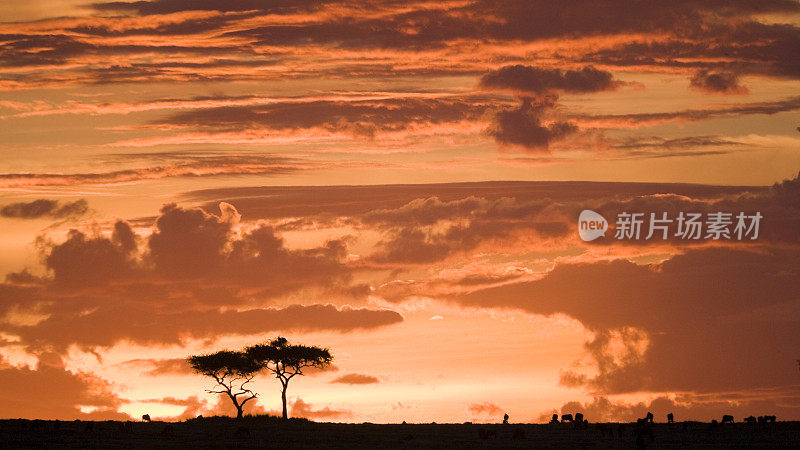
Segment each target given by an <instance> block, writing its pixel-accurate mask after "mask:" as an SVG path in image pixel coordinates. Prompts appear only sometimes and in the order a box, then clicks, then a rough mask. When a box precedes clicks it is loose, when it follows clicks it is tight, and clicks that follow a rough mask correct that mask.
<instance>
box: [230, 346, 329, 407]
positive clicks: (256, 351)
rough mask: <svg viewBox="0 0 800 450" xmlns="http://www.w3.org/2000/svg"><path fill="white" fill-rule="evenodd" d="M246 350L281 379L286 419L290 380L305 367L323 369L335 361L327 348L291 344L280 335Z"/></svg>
mask: <svg viewBox="0 0 800 450" xmlns="http://www.w3.org/2000/svg"><path fill="white" fill-rule="evenodd" d="M245 351H246V352H247V354H248V355H250V357H251V358H252V359H253V360H254V361H256V362H257V363H258V364H259V365H260V366H261V367H263V368H265V369H267V370H268V371H270V372H271V373H272V374H273V375H275V378H277V379H278V380H280V382H281V402H282V403H283V418H284V419H287V418H288V417H289V415H288V413H287V412H286V389H287V388H288V387H289V381H290V380H291V379H292V378H294V377H295V376H296V375H303V369H304V368H306V367H315V368H320V369H321V368H324V367H327V366H329V365H330V364H331V362H332V361H333V356H331V352H330V351H329V350H328V349H327V348H321V347H313V346H306V345H290V344H289V341H288V340H286V338H284V337H280V336H278V337H277V338H275V339H273V340H271V341H270V342H269V343H267V344H258V345H253V346H251V347H248V348H247V349H246V350H245Z"/></svg>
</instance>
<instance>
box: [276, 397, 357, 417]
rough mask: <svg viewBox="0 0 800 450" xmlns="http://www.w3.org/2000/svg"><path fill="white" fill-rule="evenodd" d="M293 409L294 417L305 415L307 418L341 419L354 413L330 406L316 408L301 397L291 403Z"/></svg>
mask: <svg viewBox="0 0 800 450" xmlns="http://www.w3.org/2000/svg"><path fill="white" fill-rule="evenodd" d="M291 411H292V417H305V418H306V419H341V418H346V417H351V416H352V415H353V413H352V412H351V411H350V410H347V409H331V407H330V406H326V407H324V408H320V409H314V408H313V406H312V405H310V404H308V403H306V402H304V401H303V399H301V398H299V397H298V398H297V400H295V401H294V402H293V403H292V404H291Z"/></svg>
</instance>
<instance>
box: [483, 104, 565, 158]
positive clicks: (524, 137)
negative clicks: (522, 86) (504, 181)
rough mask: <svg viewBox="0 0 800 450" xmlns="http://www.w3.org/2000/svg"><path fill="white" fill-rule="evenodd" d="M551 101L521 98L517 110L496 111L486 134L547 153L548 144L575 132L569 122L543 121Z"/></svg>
mask: <svg viewBox="0 0 800 450" xmlns="http://www.w3.org/2000/svg"><path fill="white" fill-rule="evenodd" d="M552 108H553V104H548V103H539V104H534V103H533V102H532V100H531V99H529V98H524V99H523V100H522V105H520V107H519V109H507V110H504V111H499V112H497V114H496V115H495V116H494V119H493V122H492V124H491V125H490V126H489V128H488V129H487V131H486V132H487V133H488V134H489V135H490V136H492V137H493V138H494V139H495V141H497V143H498V144H500V145H502V146H519V147H520V148H522V149H524V151H526V152H529V153H549V150H550V144H552V143H554V142H558V141H561V140H564V139H565V138H567V137H569V136H571V135H574V134H576V133H578V131H579V129H578V126H577V125H575V124H574V123H572V122H551V123H548V124H545V123H543V119H544V117H546V115H547V113H548V112H549V111H551V110H552Z"/></svg>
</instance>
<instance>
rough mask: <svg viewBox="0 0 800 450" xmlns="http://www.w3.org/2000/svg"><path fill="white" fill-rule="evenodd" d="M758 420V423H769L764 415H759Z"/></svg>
mask: <svg viewBox="0 0 800 450" xmlns="http://www.w3.org/2000/svg"><path fill="white" fill-rule="evenodd" d="M757 421H758V423H767V419H765V418H764V416H758V419H757Z"/></svg>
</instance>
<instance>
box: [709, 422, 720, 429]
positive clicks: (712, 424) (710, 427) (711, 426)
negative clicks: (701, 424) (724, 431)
mask: <svg viewBox="0 0 800 450" xmlns="http://www.w3.org/2000/svg"><path fill="white" fill-rule="evenodd" d="M717 427H719V422H717V419H714V420H712V421H711V424H709V425H708V429H709V430H711V431H714V430H716V429H717Z"/></svg>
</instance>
